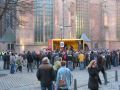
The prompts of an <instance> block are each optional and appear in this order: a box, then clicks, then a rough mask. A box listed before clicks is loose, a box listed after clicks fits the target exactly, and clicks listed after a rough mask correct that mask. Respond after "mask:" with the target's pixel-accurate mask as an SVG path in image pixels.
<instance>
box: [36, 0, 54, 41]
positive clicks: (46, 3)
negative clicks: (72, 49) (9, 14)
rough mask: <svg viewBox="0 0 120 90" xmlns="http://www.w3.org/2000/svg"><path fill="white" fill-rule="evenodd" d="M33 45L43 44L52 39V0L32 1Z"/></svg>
mask: <svg viewBox="0 0 120 90" xmlns="http://www.w3.org/2000/svg"><path fill="white" fill-rule="evenodd" d="M34 8H35V9H34V10H35V12H34V14H35V34H34V41H35V43H45V42H47V41H48V39H51V38H53V30H54V29H53V28H54V23H53V21H54V20H53V19H54V18H53V0H34Z"/></svg>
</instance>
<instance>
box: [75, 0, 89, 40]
mask: <svg viewBox="0 0 120 90" xmlns="http://www.w3.org/2000/svg"><path fill="white" fill-rule="evenodd" d="M88 9H89V0H76V35H77V38H80V36H81V34H82V33H83V32H84V33H86V34H88V33H89V12H88V11H89V10H88Z"/></svg>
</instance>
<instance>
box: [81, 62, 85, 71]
mask: <svg viewBox="0 0 120 90" xmlns="http://www.w3.org/2000/svg"><path fill="white" fill-rule="evenodd" d="M83 69H84V62H80V70H83Z"/></svg>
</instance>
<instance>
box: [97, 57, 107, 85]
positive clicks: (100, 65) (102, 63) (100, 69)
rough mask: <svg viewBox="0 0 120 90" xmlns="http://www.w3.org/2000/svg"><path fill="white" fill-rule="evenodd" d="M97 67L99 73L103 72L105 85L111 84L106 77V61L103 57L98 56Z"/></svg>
mask: <svg viewBox="0 0 120 90" xmlns="http://www.w3.org/2000/svg"><path fill="white" fill-rule="evenodd" d="M97 66H98V72H102V74H103V77H104V84H105V85H106V84H107V83H109V81H108V80H107V76H106V72H105V61H104V60H103V57H102V56H101V55H100V56H98V59H97ZM99 80H100V79H99ZM100 82H101V80H100ZM101 84H102V82H101Z"/></svg>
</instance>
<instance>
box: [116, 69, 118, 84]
mask: <svg viewBox="0 0 120 90" xmlns="http://www.w3.org/2000/svg"><path fill="white" fill-rule="evenodd" d="M115 81H116V82H117V81H118V72H117V70H116V71H115Z"/></svg>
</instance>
